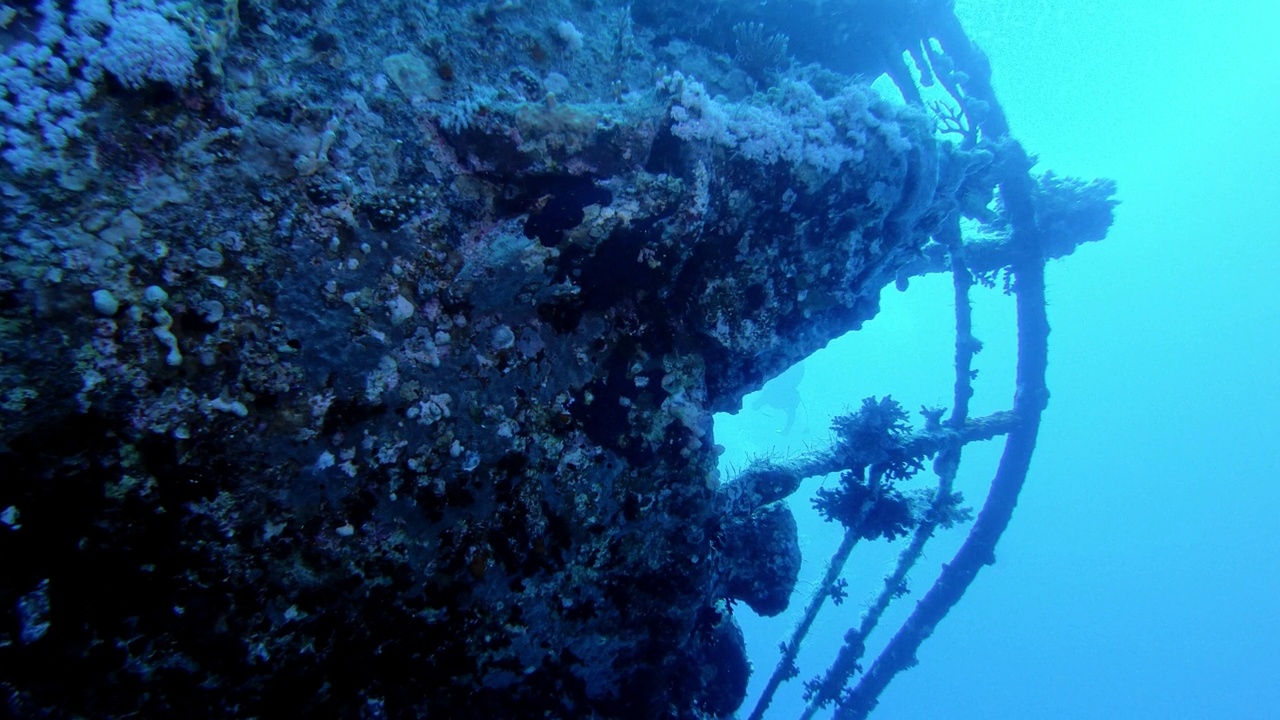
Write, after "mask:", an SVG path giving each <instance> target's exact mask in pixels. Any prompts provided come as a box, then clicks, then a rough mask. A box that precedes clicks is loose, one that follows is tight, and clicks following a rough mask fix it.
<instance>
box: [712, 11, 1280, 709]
mask: <svg viewBox="0 0 1280 720" xmlns="http://www.w3.org/2000/svg"><path fill="white" fill-rule="evenodd" d="M1223 7H1230V8H1231V9H1230V10H1224V9H1220V8H1223ZM957 9H958V12H959V14H960V16H961V18H962V20H964V21H965V22H966V25H967V27H968V29H969V31H970V33H971V35H972V36H973V37H974V38H975V40H977V41H978V42H979V43H980V44H981V45H982V47H983V48H984V49H985V50H986V52H987V53H988V55H989V56H990V57H991V60H992V66H993V68H994V73H995V74H994V83H995V88H996V91H997V92H998V93H999V97H1000V100H1001V102H1002V103H1003V105H1004V108H1005V110H1006V112H1007V114H1008V116H1009V120H1010V125H1011V127H1012V130H1013V133H1014V135H1015V136H1016V137H1018V138H1019V139H1020V140H1021V141H1022V143H1023V144H1024V145H1025V146H1026V147H1027V148H1028V149H1029V150H1030V151H1031V152H1034V153H1037V154H1038V155H1039V156H1040V160H1041V163H1040V168H1042V169H1052V170H1054V171H1056V172H1058V173H1060V174H1069V175H1076V176H1080V177H1084V178H1092V177H1110V178H1114V179H1115V180H1117V182H1118V183H1119V189H1120V194H1119V197H1120V199H1121V200H1122V202H1123V204H1122V205H1121V206H1120V207H1119V209H1118V211H1117V219H1116V223H1115V225H1114V227H1113V228H1112V230H1111V233H1110V235H1109V237H1108V238H1107V239H1106V240H1105V241H1104V242H1102V243H1099V244H1093V245H1087V246H1084V247H1082V248H1081V249H1080V250H1078V251H1077V252H1076V254H1075V255H1073V256H1071V257H1069V258H1066V259H1064V260H1060V261H1056V262H1052V263H1051V264H1050V266H1049V268H1048V293H1049V301H1050V303H1051V305H1050V308H1049V313H1050V314H1049V317H1050V322H1051V324H1052V327H1053V333H1052V335H1051V336H1050V363H1051V364H1050V372H1049V386H1050V389H1051V391H1052V393H1053V398H1052V400H1051V401H1050V404H1049V408H1048V411H1047V412H1046V414H1045V421H1044V424H1043V426H1042V430H1041V433H1040V439H1039V444H1038V447H1037V450H1036V455H1035V458H1034V461H1033V464H1032V470H1031V474H1030V476H1029V477H1028V481H1027V486H1026V489H1025V490H1024V491H1023V493H1022V496H1021V501H1020V503H1019V506H1018V510H1017V512H1016V513H1015V515H1014V519H1013V523H1012V525H1011V527H1010V528H1009V531H1008V532H1007V533H1006V534H1005V536H1004V538H1003V540H1002V541H1001V543H1000V546H999V548H998V551H997V557H998V561H997V563H996V565H994V566H992V567H989V568H986V569H985V570H984V571H983V572H982V574H981V575H980V576H979V577H978V580H977V581H976V582H975V584H974V585H973V586H972V588H971V589H970V590H969V592H968V594H967V595H966V596H965V598H964V600H963V601H962V602H961V603H960V605H959V606H958V607H957V608H956V609H955V610H954V611H953V612H952V613H951V614H950V615H949V616H948V618H947V619H946V621H945V622H943V623H942V624H941V625H939V626H938V628H937V631H936V632H935V633H934V635H933V637H932V638H930V639H929V640H928V641H927V642H926V643H925V645H924V646H923V648H922V649H921V651H920V653H919V660H920V664H919V666H918V667H916V668H915V669H913V670H911V671H909V672H907V673H905V674H903V675H900V676H899V677H898V678H897V679H896V680H895V681H894V683H893V684H892V685H890V687H889V690H888V691H887V692H886V694H885V695H884V696H883V698H882V702H881V705H880V708H879V709H878V710H877V712H876V713H875V715H874V716H875V717H877V718H907V719H912V718H948V719H949V720H962V719H965V718H975V719H976V718H982V719H984V720H989V719H990V718H1018V719H1021V720H1035V719H1038V718H1046V719H1048V718H1052V719H1054V720H1067V719H1071V718H1082V719H1083V718H1089V719H1096V718H1153V719H1155V718H1158V719H1161V720H1169V719H1172V718H1186V719H1188V720H1190V719H1197V720H1199V719H1210V718H1231V719H1233V720H1235V719H1243V718H1259V719H1262V718H1277V717H1280V449H1278V448H1280V359H1278V358H1280V280H1278V279H1280V197H1277V196H1278V195H1280V145H1277V144H1276V141H1275V126H1276V123H1277V121H1278V120H1280V54H1278V53H1277V48H1276V47H1275V37H1274V36H1275V33H1276V31H1277V30H1280V9H1277V6H1276V5H1275V4H1274V3H1271V2H1257V1H1245V2H1235V3H1231V4H1229V5H1227V4H1217V3H1199V2H1186V1H1182V2H1177V1H1175V2H1167V1H1162V2H1156V1H1155V0H1124V1H1123V2H1113V1H1106V0H1077V1H1075V2H1065V1H1055V0H1044V1H1043V2H1035V1H1026V0H1024V1H1022V2H1018V1H1016V0H1007V1H1004V2H983V1H981V0H959V1H958V2H957ZM793 42H800V40H799V39H793ZM950 293H951V287H950V281H949V279H947V278H944V277H939V278H932V279H926V280H916V281H913V283H912V284H911V287H910V289H909V290H908V291H907V292H905V293H898V292H896V291H894V290H892V289H889V290H886V292H885V295H884V297H883V303H882V312H881V314H880V316H879V317H877V318H876V319H875V320H874V321H872V322H871V323H869V324H868V325H867V326H866V328H864V329H863V330H862V331H861V332H857V333H854V334H852V335H850V336H847V337H845V338H842V339H841V340H839V341H837V342H834V343H832V344H831V345H830V346H829V347H828V348H827V349H826V350H824V351H822V352H819V353H818V354H816V355H814V356H813V357H811V358H810V359H808V360H807V361H805V363H804V373H803V377H802V378H801V379H800V381H799V392H800V397H801V402H800V405H799V406H798V410H797V415H796V420H795V422H794V425H793V426H792V427H791V428H789V429H788V428H787V427H786V426H787V415H786V412H785V411H783V410H782V409H780V408H779V407H778V406H776V405H770V404H769V402H770V400H773V401H774V402H775V403H776V404H777V405H784V404H785V393H783V394H781V395H778V396H776V397H773V396H771V397H765V398H759V397H748V398H747V399H746V401H745V403H744V407H745V408H746V409H745V410H744V411H743V412H741V413H739V414H737V415H736V416H718V417H717V420H716V423H717V424H716V437H717V441H718V442H720V443H721V444H723V445H725V446H726V448H727V451H726V454H725V456H724V462H725V467H726V470H727V469H728V468H729V467H730V466H732V465H736V466H739V467H740V466H741V463H742V462H743V460H744V458H745V457H747V456H748V455H749V454H751V453H761V452H766V451H768V450H770V449H777V450H782V451H785V450H792V451H795V450H803V449H804V448H805V447H806V445H823V444H825V442H826V440H827V437H828V435H827V430H826V422H827V419H828V418H829V417H830V416H831V415H832V414H834V413H836V412H839V411H841V410H843V409H846V408H848V407H853V406H856V404H857V403H858V401H859V400H860V399H861V398H863V397H865V396H867V395H873V394H874V395H884V394H888V393H892V394H893V396H894V397H895V399H898V400H900V401H901V402H902V403H903V405H904V406H906V407H908V408H915V407H918V406H920V405H922V404H931V405H945V404H947V403H948V402H949V398H950V382H951V381H950V377H951V375H950V373H951V370H950V362H951V342H952V322H953V319H952V315H951V312H952V309H951V301H950V298H951V295H950ZM974 301H975V302H974V305H975V324H976V333H977V334H978V335H979V337H980V338H981V340H982V341H983V342H984V343H985V344H986V350H985V351H984V352H983V353H982V354H980V355H979V356H978V358H977V367H978V368H979V369H980V371H981V375H980V376H979V380H978V383H977V392H978V396H977V398H976V400H975V406H974V410H973V412H974V414H979V413H982V412H987V411H991V410H996V409H1002V408H1007V407H1008V406H1009V403H1010V400H1011V397H1012V385H1011V379H1012V372H1013V368H1012V359H1013V352H1014V345H1013V340H1014V336H1013V327H1012V318H1013V307H1012V301H1011V299H1010V298H1008V297H1005V296H1004V295H1002V294H1001V293H1000V292H999V291H998V290H995V291H991V290H981V289H978V290H976V291H975V295H974ZM770 390H771V389H766V393H769V392H770ZM753 408H757V409H753ZM784 431H785V432H784ZM988 445H991V444H990V443H988ZM998 452H999V447H996V446H992V447H973V446H971V447H969V448H967V449H966V451H965V462H964V464H963V467H962V471H961V476H960V478H959V481H958V484H959V487H961V488H962V489H963V490H964V491H965V494H966V497H967V498H968V501H969V504H971V505H974V506H978V505H980V503H981V499H982V497H983V496H984V494H985V491H986V483H987V482H988V481H989V478H990V476H991V472H992V470H993V468H994V463H995V458H996V457H997V456H998ZM815 487H817V481H816V480H810V481H809V482H808V483H807V484H806V485H805V486H804V488H803V489H802V492H801V493H800V494H799V495H798V496H797V497H795V498H793V499H792V500H791V503H792V507H793V508H794V510H795V511H796V514H797V518H798V520H799V522H800V532H801V538H802V546H803V549H804V552H805V570H804V573H803V574H802V578H801V585H800V594H799V595H797V597H796V598H795V599H793V601H792V608H791V610H790V611H789V612H788V613H786V614H784V615H783V616H781V617H779V618H773V619H770V620H759V619H756V618H753V617H751V613H750V611H749V610H748V609H746V608H741V609H740V610H739V612H738V618H739V621H740V622H741V623H742V625H743V628H744V630H745V632H746V634H747V637H748V643H749V650H750V653H751V656H752V660H753V663H754V665H755V675H754V677H753V680H752V686H751V694H750V696H749V697H748V700H747V703H746V704H744V715H745V714H746V712H748V711H749V709H750V708H751V707H752V705H753V704H754V699H755V697H756V695H758V693H759V690H760V687H761V686H762V685H763V682H764V679H765V678H766V677H767V676H768V674H769V672H771V671H772V667H773V663H774V661H775V660H776V658H777V656H778V651H777V644H778V642H779V641H780V640H781V639H782V638H783V637H784V636H785V635H786V634H788V633H789V631H790V629H791V627H792V626H793V624H794V622H795V615H796V613H797V612H798V606H803V604H804V601H805V600H806V599H807V593H808V591H809V590H811V588H812V583H813V582H814V581H816V578H817V576H818V574H819V573H820V572H821V571H822V569H823V567H824V565H825V562H826V558H827V557H828V556H829V554H830V552H831V551H832V549H833V548H834V546H835V544H836V543H837V542H838V537H839V536H838V533H837V532H836V530H835V529H834V528H831V527H826V526H824V525H823V524H822V523H821V521H820V520H819V519H818V518H817V516H816V514H814V513H813V512H812V511H811V510H810V508H809V507H808V500H807V496H808V495H809V494H811V493H812V491H813V489H814V488H815ZM963 530H964V528H960V529H957V530H953V531H951V532H950V533H949V534H947V535H944V536H943V537H940V538H938V539H936V540H935V541H934V542H933V543H932V544H931V545H930V546H929V548H928V549H927V551H926V555H927V563H925V564H922V566H921V567H919V568H918V569H917V571H916V573H915V574H914V575H913V583H912V584H913V587H914V588H916V589H917V591H919V590H922V589H923V588H926V587H927V586H928V584H929V583H931V582H932V580H933V578H934V576H936V573H937V569H938V567H939V566H940V564H941V563H942V562H944V561H945V560H946V559H947V558H949V557H950V555H951V554H952V552H954V550H955V548H956V547H957V546H958V543H959V541H960V539H961V534H962V532H963ZM894 551H895V548H894V547H892V546H889V545H886V544H884V543H881V544H879V545H877V546H875V547H865V548H862V549H861V550H860V551H859V553H860V554H861V555H860V556H859V553H855V560H854V561H853V562H851V563H850V566H849V567H848V568H847V569H846V575H845V577H846V578H848V580H849V589H850V597H849V601H848V602H846V603H845V604H844V605H843V606H842V607H839V608H831V607H828V608H827V609H826V610H824V612H823V615H822V616H821V617H820V619H819V621H818V626H817V627H816V628H815V631H814V632H813V633H812V635H811V637H810V641H809V643H808V646H807V648H806V650H805V652H804V653H803V654H802V656H801V658H800V668H801V674H800V678H799V679H798V680H797V681H793V682H791V683H789V684H788V685H787V686H784V688H783V690H782V691H781V692H780V694H779V697H778V699H777V700H775V702H774V705H773V708H772V710H771V712H770V714H769V717H795V716H796V715H798V713H799V712H800V710H801V709H802V707H803V704H802V703H801V702H800V699H799V694H800V691H801V689H800V682H799V681H800V680H804V679H806V678H809V677H812V676H814V675H817V674H818V673H819V672H820V671H821V670H823V669H824V668H825V666H826V664H827V663H828V662H829V661H830V659H831V657H832V656H833V655H834V653H835V650H836V648H837V647H838V645H839V639H840V636H841V635H842V634H843V632H844V630H845V629H846V628H848V627H849V626H850V625H852V624H854V623H856V622H857V619H858V614H859V612H860V610H861V605H862V604H864V603H865V602H866V600H867V599H869V598H870V597H871V594H872V593H873V592H874V591H875V590H876V589H877V588H878V586H879V583H880V577H881V576H882V575H883V574H884V573H885V572H887V571H888V569H889V565H888V563H889V562H890V561H891V559H892V558H893V556H894ZM912 604H913V600H905V601H901V602H899V603H898V605H897V606H896V607H895V608H894V610H891V611H890V613H889V615H888V616H887V617H886V619H885V621H884V622H882V624H881V629H880V631H879V632H878V633H877V635H875V636H873V644H872V647H871V653H870V654H873V653H874V652H875V651H876V650H877V649H878V646H879V645H882V644H883V643H884V642H885V640H886V639H887V637H888V635H889V632H888V631H887V630H886V628H889V629H892V628H896V626H897V623H898V622H900V621H901V619H902V618H903V617H904V616H905V614H906V613H907V612H909V611H910V609H911V605H912Z"/></svg>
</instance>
